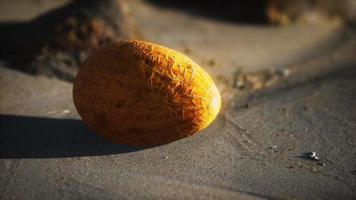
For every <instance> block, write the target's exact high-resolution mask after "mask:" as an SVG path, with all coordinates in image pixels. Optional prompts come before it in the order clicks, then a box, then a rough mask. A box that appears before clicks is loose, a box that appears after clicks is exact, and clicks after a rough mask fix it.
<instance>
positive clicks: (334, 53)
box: [0, 0, 356, 199]
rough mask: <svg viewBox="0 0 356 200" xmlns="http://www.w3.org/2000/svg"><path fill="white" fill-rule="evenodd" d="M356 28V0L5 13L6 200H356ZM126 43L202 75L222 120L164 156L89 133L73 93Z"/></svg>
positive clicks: (134, 1) (35, 1)
mask: <svg viewBox="0 0 356 200" xmlns="http://www.w3.org/2000/svg"><path fill="white" fill-rule="evenodd" d="M355 23H356V1H355V0H251V1H237V0H236V1H229V0H219V1H216V0H205V1H202V0H197V1H189V0H131V1H130V0H101V1H100V0H92V1H85V0H73V1H70V0H11V1H10V0H0V114H1V118H0V159H1V160H0V185H1V187H0V188H1V189H0V198H3V199H24V198H25V197H26V198H28V199H38V198H40V199H46V198H51V199H52V198H54V199H63V198H64V199H65V198H67V199H73V198H74V199H77V198H80V199H86V198H92V199H161V198H172V199H199V198H202V199H236V198H237V199H260V198H262V199H263V198H267V199H353V198H356V191H355V184H356V178H355V177H356V162H355V160H356V145H355V144H356V82H355V80H356V40H355V39H356V37H355V36H356V35H355V31H356V30H355ZM122 39H142V40H148V41H151V42H154V43H157V44H161V45H163V46H167V47H169V48H172V49H175V50H178V51H180V52H182V53H184V54H186V55H187V56H189V57H190V58H192V60H194V61H196V62H197V63H198V64H199V65H200V66H202V67H203V68H204V69H205V70H206V71H208V72H209V73H210V74H211V76H212V77H213V79H214V81H215V82H216V84H217V85H218V88H219V90H220V92H221V94H222V98H223V107H222V111H221V113H220V114H219V117H218V119H217V120H216V121H215V122H214V123H213V124H212V125H211V126H210V127H209V128H208V129H207V130H204V131H203V133H202V134H199V135H197V136H194V137H191V138H186V139H183V140H180V141H177V142H174V143H171V144H168V145H164V146H160V147H155V148H151V149H136V148H132V147H128V146H124V145H120V144H113V143H111V142H110V141H106V140H104V139H102V138H99V137H97V136H96V135H95V134H93V133H92V132H91V131H90V130H88V129H87V128H86V127H85V125H84V124H83V123H82V122H81V120H80V117H79V116H78V114H77V112H76V110H75V108H74V105H73V102H72V82H73V80H74V78H75V75H76V73H77V70H78V68H79V66H80V63H81V62H82V61H83V60H84V59H85V58H86V57H87V56H88V54H90V53H91V52H92V51H94V50H95V49H98V48H100V47H102V46H105V45H108V44H111V43H114V42H116V41H118V40H122ZM314 151H315V152H316V153H317V155H318V156H319V157H318V159H315V157H314V158H311V157H309V156H308V155H309V154H308V152H314Z"/></svg>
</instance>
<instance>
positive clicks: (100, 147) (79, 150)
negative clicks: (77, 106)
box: [0, 115, 142, 158]
mask: <svg viewBox="0 0 356 200" xmlns="http://www.w3.org/2000/svg"><path fill="white" fill-rule="evenodd" d="M138 150H142V148H136V147H130V146H127V145H122V144H116V143H112V142H110V141H109V140H106V139H104V138H101V137H99V136H97V135H96V134H95V133H93V132H91V131H89V130H88V129H87V128H86V126H85V125H84V124H83V123H82V122H81V121H80V120H73V119H51V118H40V117H24V116H15V115H0V158H63V157H78V156H97V155H109V154H119V153H127V152H133V151H138Z"/></svg>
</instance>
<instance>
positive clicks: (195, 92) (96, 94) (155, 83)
mask: <svg viewBox="0 0 356 200" xmlns="http://www.w3.org/2000/svg"><path fill="white" fill-rule="evenodd" d="M73 100H74V104H75V106H76V109H77V111H78V113H79V115H80V116H81V117H82V119H83V120H84V121H85V123H86V124H87V125H88V126H89V127H90V128H91V129H93V130H94V131H95V132H96V133H98V134H99V135H102V136H104V137H106V138H109V139H111V140H113V141H115V142H118V143H122V144H128V145H132V146H155V145H161V144H166V143H169V142H172V141H175V140H178V139H181V138H184V137H187V136H190V135H193V134H196V133H198V132H199V131H201V130H203V129H204V128H206V127H207V126H208V125H209V124H210V123H211V122H212V121H213V120H214V118H215V117H216V115H217V114H218V112H219V110H220V105H221V97H220V93H219V91H218V89H217V87H216V85H215V84H214V82H213V80H212V79H211V77H210V76H209V75H208V74H207V73H206V72H205V71H204V70H203V69H202V68H201V67H200V66H198V65H197V64H196V63H194V62H193V61H192V60H190V59H189V58H188V57H187V56H185V55H183V54H181V53H179V52H177V51H174V50H172V49H169V48H166V47H162V46H159V45H157V44H153V43H150V42H145V41H138V40H129V41H121V42H118V43H116V44H113V45H111V46H108V47H106V48H103V49H101V50H98V51H96V52H94V53H93V54H92V55H90V56H89V57H88V58H87V59H86V60H85V61H84V62H83V64H82V65H81V67H80V69H79V72H78V74H77V77H76V79H75V81H74V86H73Z"/></svg>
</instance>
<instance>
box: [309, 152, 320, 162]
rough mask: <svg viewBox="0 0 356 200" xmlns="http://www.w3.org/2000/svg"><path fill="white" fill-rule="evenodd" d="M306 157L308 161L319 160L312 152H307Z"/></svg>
mask: <svg viewBox="0 0 356 200" xmlns="http://www.w3.org/2000/svg"><path fill="white" fill-rule="evenodd" d="M307 156H308V158H309V159H312V160H317V161H318V160H320V158H319V155H318V154H317V153H316V152H314V151H311V152H309V153H308V154H307Z"/></svg>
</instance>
